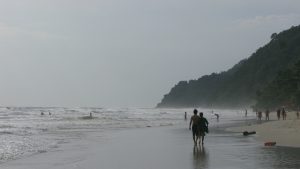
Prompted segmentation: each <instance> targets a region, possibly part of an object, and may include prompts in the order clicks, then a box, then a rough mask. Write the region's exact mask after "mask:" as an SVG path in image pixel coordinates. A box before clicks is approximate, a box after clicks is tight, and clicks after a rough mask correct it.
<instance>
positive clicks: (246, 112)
mask: <svg viewBox="0 0 300 169" xmlns="http://www.w3.org/2000/svg"><path fill="white" fill-rule="evenodd" d="M247 115H248V111H247V109H245V117H247Z"/></svg>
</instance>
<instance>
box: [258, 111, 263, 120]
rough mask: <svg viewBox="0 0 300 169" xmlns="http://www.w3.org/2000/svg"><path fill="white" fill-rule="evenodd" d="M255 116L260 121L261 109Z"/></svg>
mask: <svg viewBox="0 0 300 169" xmlns="http://www.w3.org/2000/svg"><path fill="white" fill-rule="evenodd" d="M257 117H258V120H259V121H261V118H262V112H261V111H259V112H258V113H257Z"/></svg>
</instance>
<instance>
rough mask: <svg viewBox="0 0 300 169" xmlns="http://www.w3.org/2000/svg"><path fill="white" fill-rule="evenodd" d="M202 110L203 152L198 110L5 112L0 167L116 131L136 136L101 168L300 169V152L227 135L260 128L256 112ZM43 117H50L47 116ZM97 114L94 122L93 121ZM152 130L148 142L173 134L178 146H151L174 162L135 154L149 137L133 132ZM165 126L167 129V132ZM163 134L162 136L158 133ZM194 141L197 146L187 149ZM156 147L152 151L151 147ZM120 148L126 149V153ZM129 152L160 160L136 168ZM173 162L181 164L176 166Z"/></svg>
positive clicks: (1, 113)
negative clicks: (196, 137) (195, 125)
mask: <svg viewBox="0 0 300 169" xmlns="http://www.w3.org/2000/svg"><path fill="white" fill-rule="evenodd" d="M185 111H187V112H188V119H187V120H184V112H185ZM200 111H202V112H204V116H205V117H206V118H207V119H208V121H209V122H210V125H209V126H210V133H209V134H208V136H207V137H206V141H205V142H206V143H205V146H204V147H203V148H201V147H199V146H198V147H194V146H193V143H192V138H191V132H190V131H189V130H188V123H189V118H190V116H191V115H192V109H141V108H139V109H137V108H120V109H111V108H87V107H85V108H62V107H48V108H43V107H1V108H0V162H2V163H3V162H6V161H10V160H14V159H18V158H22V157H24V156H29V155H32V154H39V153H44V152H48V151H56V150H57V149H58V148H59V147H63V145H64V144H68V143H72V142H75V141H78V140H79V141H80V140H81V139H89V138H94V137H97V144H98V141H99V140H98V139H102V138H103V139H105V136H107V133H111V131H112V130H113V131H117V132H118V133H124V135H125V136H128V134H131V136H130V137H122V134H121V135H119V134H118V136H120V138H121V139H122V138H124V139H126V138H127V139H128V138H130V140H121V142H120V140H118V139H117V140H114V142H117V143H116V144H114V146H113V147H111V146H108V147H109V148H110V150H107V151H104V152H106V153H104V154H102V155H103V157H102V158H100V159H98V158H97V159H96V160H97V161H99V160H102V161H101V164H102V165H104V166H108V168H112V167H113V166H111V165H112V164H111V161H110V160H109V159H107V160H106V158H109V157H110V156H108V155H109V153H110V152H111V153H112V154H111V156H112V157H114V158H117V159H118V161H119V163H122V162H123V163H124V164H127V165H128V166H132V165H133V166H134V165H136V166H137V167H136V168H141V167H143V166H144V168H145V164H148V163H149V165H146V166H148V168H152V164H154V163H156V161H155V160H158V161H159V160H162V159H164V160H168V159H169V160H170V161H172V162H171V163H157V165H158V167H159V165H165V167H164V168H193V169H195V168H199V169H217V168H222V169H223V168H228V169H229V168H230V169H235V168H236V169H252V168H266V169H281V168H285V169H298V168H299V166H300V161H299V158H300V149H299V148H288V147H278V146H275V147H264V146H263V143H261V142H258V141H257V140H256V139H255V136H249V137H244V136H242V133H233V132H226V131H224V129H225V128H226V127H230V126H235V125H248V124H253V123H256V121H255V120H254V119H255V114H254V113H251V112H249V111H248V117H247V118H246V117H245V116H244V112H243V110H240V111H237V110H214V111H212V110H208V109H200ZM42 112H43V114H44V115H41V113H42ZM49 112H50V113H51V114H49ZM91 112H92V115H93V118H89V114H90V113H91ZM215 113H218V114H220V120H217V119H216V116H215V115H214V114H215ZM148 127H155V128H153V129H154V130H153V131H154V132H153V133H152V135H151V134H150V135H149V136H148V134H146V136H145V138H143V139H145V140H149V139H151V138H153V137H155V138H157V139H165V138H164V137H163V136H164V135H165V134H168V137H167V138H169V139H172V144H166V143H167V142H165V141H157V142H150V143H151V144H153V147H156V148H161V149H168V150H169V151H172V152H171V154H173V155H174V157H170V156H169V154H170V152H167V151H166V152H165V151H163V152H161V154H159V155H157V154H155V152H154V154H153V156H150V155H151V153H150V152H146V153H145V151H143V147H144V146H142V145H143V144H141V145H140V146H141V147H140V148H141V150H139V149H135V150H131V149H130V147H134V145H131V146H130V144H135V142H132V138H134V137H138V136H137V135H139V134H136V132H141V133H142V134H143V133H144V130H143V129H142V130H139V129H138V130H134V132H131V130H129V129H135V128H148ZM157 127H158V128H157ZM160 127H161V128H164V129H166V130H164V131H161V128H160ZM157 129H158V131H161V132H157ZM147 131H149V130H147ZM150 131H152V130H150ZM166 131H168V132H166ZM95 132H96V133H95ZM141 133H140V134H141ZM144 134H145V133H144ZM91 135H92V136H93V137H91ZM108 135H109V134H108ZM98 136H103V137H98ZM133 140H139V139H133ZM189 142H190V143H191V144H186V143H189ZM125 143H127V144H129V146H128V148H127V150H126V147H127V146H124V145H123V144H125ZM183 143H185V144H183ZM151 144H150V145H148V146H151ZM71 145H72V144H71ZM136 145H139V144H136ZM174 145H177V146H176V148H174ZM178 145H180V146H178ZM96 147H98V146H96ZM100 147H101V146H100ZM105 147H106V146H102V149H104V150H105ZM111 148H115V151H119V152H120V154H118V156H116V154H114V153H113V152H114V151H112V150H111ZM102 149H101V150H102ZM120 149H121V150H122V149H125V150H124V151H120ZM129 151H136V153H132V157H131V158H133V159H135V158H139V156H140V154H142V153H145V155H148V156H149V157H151V158H153V157H156V158H154V161H151V160H150V159H151V158H144V160H145V161H143V160H141V161H139V163H132V162H131V161H130V160H126V159H124V156H126V153H127V152H129ZM122 153H123V154H122ZM124 153H125V154H124ZM149 154H150V155H149ZM100 155H101V154H100ZM176 156H178V158H176ZM118 157H119V158H118ZM183 157H185V158H183ZM173 158H175V159H181V160H176V161H173ZM139 164H140V165H139ZM150 164H151V165H150ZM116 168H118V167H116ZM146 168H147V167H146Z"/></svg>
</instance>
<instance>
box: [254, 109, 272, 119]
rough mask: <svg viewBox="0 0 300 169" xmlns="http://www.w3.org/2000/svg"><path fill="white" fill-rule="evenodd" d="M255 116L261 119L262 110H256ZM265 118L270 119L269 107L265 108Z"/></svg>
mask: <svg viewBox="0 0 300 169" xmlns="http://www.w3.org/2000/svg"><path fill="white" fill-rule="evenodd" d="M256 116H257V118H258V120H261V118H262V112H261V111H258V112H256ZM265 120H266V121H268V120H270V110H269V109H267V110H266V111H265Z"/></svg>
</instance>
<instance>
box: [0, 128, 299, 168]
mask: <svg viewBox="0 0 300 169" xmlns="http://www.w3.org/2000/svg"><path fill="white" fill-rule="evenodd" d="M299 152H300V149H291V148H281V147H277V148H270V149H264V147H263V146H262V145H261V144H260V143H259V142H256V141H255V138H253V137H244V136H242V135H241V134H240V133H238V134H237V133H234V132H226V131H224V130H223V126H221V125H220V126H217V127H215V128H211V132H210V133H209V134H208V135H207V137H206V140H205V144H204V146H203V147H202V146H196V147H195V146H194V145H193V143H192V138H191V132H190V131H189V130H188V128H187V126H185V125H184V126H169V127H151V128H141V129H129V130H122V131H110V132H107V133H106V134H105V135H103V133H101V135H99V133H98V132H91V133H89V134H88V135H87V136H86V137H85V138H84V139H80V140H77V141H73V142H71V143H68V144H65V145H62V146H60V147H58V148H57V149H55V150H52V151H49V152H44V153H38V154H35V155H31V156H28V157H25V158H21V159H17V160H13V161H9V162H6V163H3V164H0V167H1V169H92V168H102V169H120V168H122V169H141V168H143V169H158V168H164V169H182V168H186V169H189V168H190V169H195V168H201V169H219V168H220V169H240V168H243V169H252V168H255V167H256V168H266V169H274V168H275V169H280V168H282V167H283V166H285V168H289V169H296V168H298V166H300V163H299V160H297V159H299V158H300V153H299ZM266 160H267V161H268V163H265V161H266ZM287 164H288V167H286V166H287Z"/></svg>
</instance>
